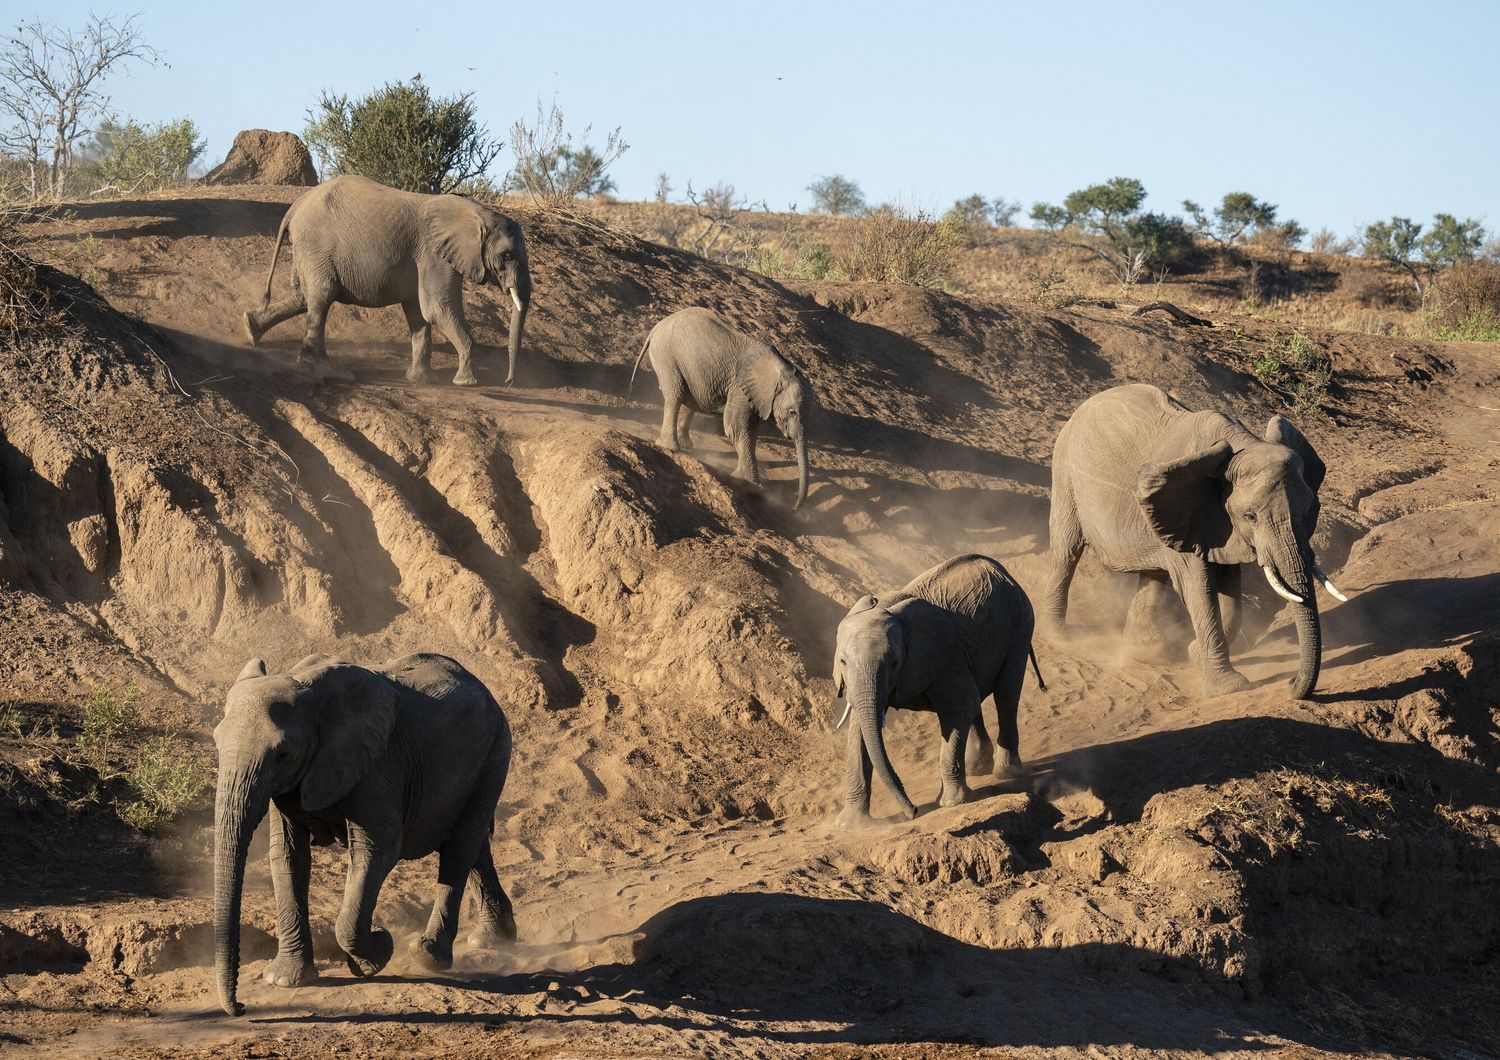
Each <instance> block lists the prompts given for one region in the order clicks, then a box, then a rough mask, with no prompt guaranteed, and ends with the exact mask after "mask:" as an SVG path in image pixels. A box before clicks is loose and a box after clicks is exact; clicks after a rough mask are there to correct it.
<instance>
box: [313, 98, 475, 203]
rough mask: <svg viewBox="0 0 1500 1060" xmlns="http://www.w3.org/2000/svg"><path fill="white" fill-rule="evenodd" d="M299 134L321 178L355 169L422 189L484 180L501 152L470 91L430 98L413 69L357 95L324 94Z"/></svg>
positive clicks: (437, 189)
mask: <svg viewBox="0 0 1500 1060" xmlns="http://www.w3.org/2000/svg"><path fill="white" fill-rule="evenodd" d="M302 138H303V139H304V140H305V141H306V142H307V145H308V146H309V147H310V148H312V150H313V151H314V152H315V153H316V154H317V155H318V157H319V159H320V160H321V161H322V170H323V175H324V176H325V177H327V176H336V175H338V174H341V173H358V174H360V175H362V176H366V177H369V178H370V179H372V180H378V181H380V182H381V183H382V184H388V185H390V186H391V187H393V188H404V189H405V190H407V191H419V192H428V193H438V192H448V191H453V190H454V189H455V188H457V187H459V186H460V185H462V184H464V183H465V182H467V181H472V180H475V179H477V178H481V177H483V176H484V174H485V173H486V171H488V169H489V167H490V164H491V163H492V162H493V161H494V160H495V157H496V156H497V155H498V154H499V153H500V149H501V145H499V144H497V143H495V142H493V141H491V140H490V139H489V134H488V132H487V130H486V129H485V127H484V126H483V125H482V124H480V122H479V119H478V116H477V114H476V111H475V107H474V97H473V93H468V92H466V93H464V94H462V95H458V96H450V97H447V98H437V97H434V96H433V95H432V93H431V92H430V91H429V90H428V88H427V86H426V85H425V84H423V83H422V78H421V75H420V74H419V75H417V76H416V77H413V78H412V79H411V80H410V81H392V82H388V83H387V84H385V85H384V86H382V87H381V88H378V89H376V90H375V91H374V92H371V93H370V94H369V95H367V96H361V97H359V98H358V99H351V98H350V97H349V96H345V95H335V94H332V93H329V92H324V93H323V94H322V96H320V97H319V99H318V102H317V104H316V105H315V106H314V107H313V108H312V109H311V110H310V111H308V115H307V128H306V129H305V130H304V131H303V134H302Z"/></svg>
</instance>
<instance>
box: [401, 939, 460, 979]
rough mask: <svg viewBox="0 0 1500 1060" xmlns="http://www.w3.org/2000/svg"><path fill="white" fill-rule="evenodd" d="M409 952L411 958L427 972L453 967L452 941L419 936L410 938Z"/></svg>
mask: <svg viewBox="0 0 1500 1060" xmlns="http://www.w3.org/2000/svg"><path fill="white" fill-rule="evenodd" d="M408 952H410V954H411V956H412V959H413V960H415V961H416V962H417V963H418V964H420V965H421V966H422V967H423V968H426V969H427V970H428V971H429V972H446V971H447V970H448V969H449V968H452V967H453V943H452V942H443V941H442V940H441V939H433V938H428V937H427V936H426V935H423V936H422V937H421V938H415V939H412V942H411V946H410V947H409V950H408Z"/></svg>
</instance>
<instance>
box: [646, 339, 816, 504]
mask: <svg viewBox="0 0 1500 1060" xmlns="http://www.w3.org/2000/svg"><path fill="white" fill-rule="evenodd" d="M648 352H649V353H650V354H651V368H652V370H653V371H655V372H656V380H657V382H658V383H659V384H660V386H661V396H662V419H661V444H662V446H664V447H665V448H667V449H672V450H675V449H677V419H678V414H679V411H680V412H681V413H682V440H683V442H684V443H685V444H687V445H689V446H691V445H692V440H691V431H690V430H689V428H690V426H691V424H692V419H693V413H695V412H704V413H718V412H722V413H723V414H724V435H725V437H727V438H728V439H729V441H730V442H731V443H732V444H733V445H734V448H735V451H736V452H737V453H738V454H739V463H738V464H736V465H735V469H734V475H735V477H736V478H738V479H742V480H744V481H746V482H750V483H758V482H759V481H760V470H759V468H758V467H757V465H756V463H755V436H756V434H757V433H758V432H759V430H760V425H761V424H762V423H763V422H765V421H766V420H772V419H774V420H775V421H776V426H777V427H779V428H780V429H781V433H782V434H783V435H785V436H786V438H787V440H789V441H790V442H791V443H792V445H794V446H795V447H796V450H797V500H796V502H795V503H794V504H793V505H792V506H793V507H794V508H800V507H801V506H802V502H803V501H804V500H806V499H807V435H806V432H805V429H804V421H805V420H806V415H807V411H808V410H809V409H810V407H811V405H812V402H813V399H812V389H811V388H810V387H809V386H808V385H807V380H805V379H804V378H803V377H802V373H801V372H799V371H797V369H796V368H795V367H793V366H792V363H791V362H790V361H788V360H787V359H786V358H785V357H783V356H781V354H779V353H777V352H776V351H775V350H773V349H771V347H769V346H767V345H765V344H764V343H761V342H756V341H755V340H753V339H751V338H748V337H747V336H745V335H741V334H740V333H739V332H738V331H735V330H734V329H733V328H731V327H730V326H729V325H728V324H726V323H724V321H722V320H720V319H719V317H718V316H716V315H715V314H714V313H711V312H709V311H708V310H707V309H683V310H679V311H678V312H676V313H673V314H672V315H671V316H669V317H667V318H666V319H665V320H662V321H661V322H660V323H658V324H657V325H656V327H654V328H652V329H651V334H650V335H648V336H646V342H645V345H643V346H642V347H641V352H640V354H639V355H638V356H637V357H636V359H635V368H633V369H631V372H630V386H631V388H632V389H634V387H635V373H636V372H637V371H638V370H639V369H640V367H641V361H642V360H643V359H644V358H645V356H646V354H647V353H648Z"/></svg>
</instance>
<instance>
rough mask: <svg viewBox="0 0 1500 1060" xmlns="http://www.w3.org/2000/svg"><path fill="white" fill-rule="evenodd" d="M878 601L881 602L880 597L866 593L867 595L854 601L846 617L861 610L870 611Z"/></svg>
mask: <svg viewBox="0 0 1500 1060" xmlns="http://www.w3.org/2000/svg"><path fill="white" fill-rule="evenodd" d="M878 603H880V600H879V598H878V597H874V596H871V595H870V594H869V593H865V595H863V596H861V597H860V598H859V599H858V600H856V601H854V603H853V605H852V606H851V607H850V608H849V612H848V614H846V615H845V616H844V617H845V618H848V617H849V615H857V614H859V613H860V612H861V611H868V610H870V608H872V607H874V606H875V605H876V604H878Z"/></svg>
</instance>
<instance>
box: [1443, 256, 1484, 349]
mask: <svg viewBox="0 0 1500 1060" xmlns="http://www.w3.org/2000/svg"><path fill="white" fill-rule="evenodd" d="M1438 292H1439V293H1438V303H1439V304H1438V306H1437V308H1436V309H1435V310H1434V311H1433V312H1432V313H1431V314H1430V316H1429V321H1428V326H1429V329H1430V331H1431V332H1432V337H1433V338H1436V339H1457V340H1460V341H1464V342H1500V263H1496V262H1493V261H1464V262H1459V263H1458V264H1456V265H1454V266H1452V267H1451V268H1449V269H1446V270H1445V271H1444V272H1443V273H1442V275H1441V276H1440V277H1439V280H1438Z"/></svg>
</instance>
